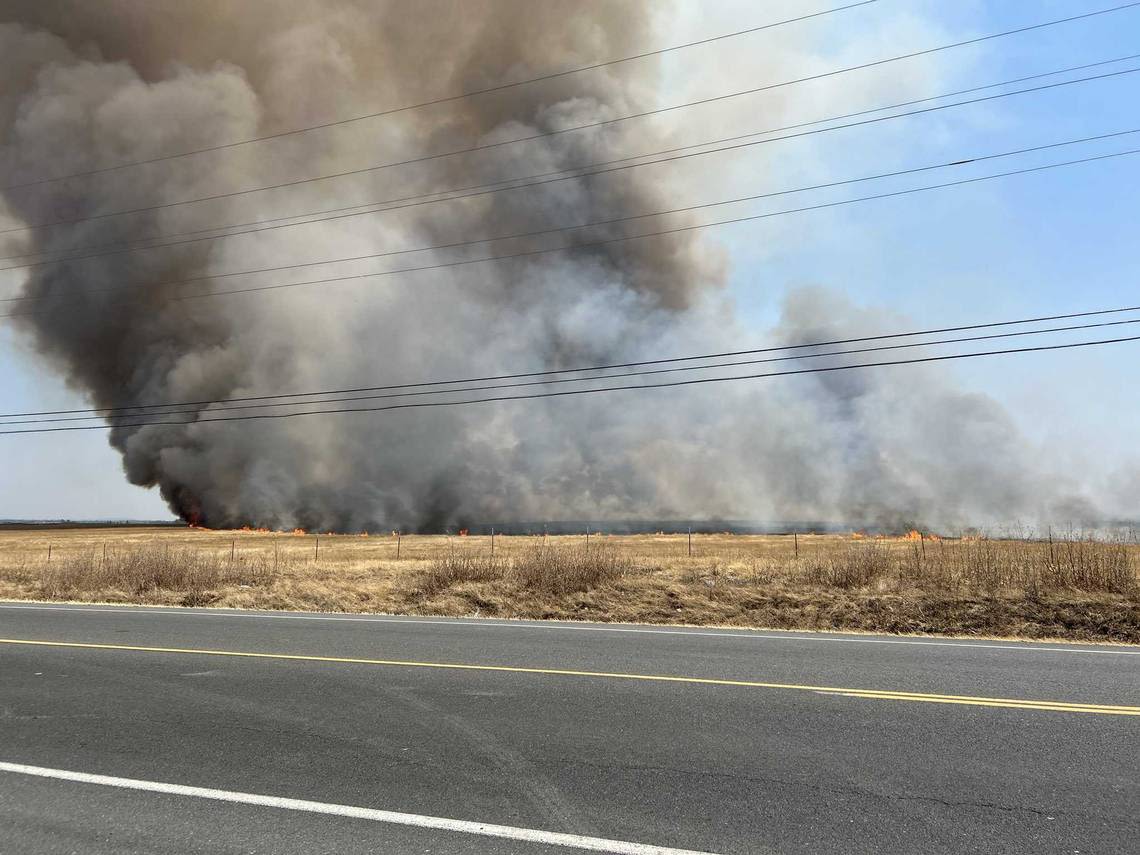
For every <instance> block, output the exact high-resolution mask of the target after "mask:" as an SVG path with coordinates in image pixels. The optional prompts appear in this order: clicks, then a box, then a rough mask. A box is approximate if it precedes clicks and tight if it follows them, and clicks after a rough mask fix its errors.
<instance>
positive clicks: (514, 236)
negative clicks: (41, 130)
mask: <svg viewBox="0 0 1140 855" xmlns="http://www.w3.org/2000/svg"><path fill="white" fill-rule="evenodd" d="M1137 70H1138V71H1140V69H1137ZM1136 133H1140V128H1131V129H1128V130H1123V131H1112V132H1110V133H1105V134H1097V135H1094V136H1089V137H1081V138H1079V139H1074V140H1062V141H1061V142H1055V143H1046V144H1043V145H1036V146H1028V147H1026V148H1020V149H1014V150H1012V151H1005V152H998V153H996V154H986V155H975V156H974V157H968V158H958V159H955V160H951V161H943V162H941V163H935V164H931V165H928V166H917V167H913V168H910V169H900V170H895V171H893V172H881V173H878V174H875V175H865V176H861V177H858V178H847V179H843V180H840V181H829V182H825V183H822V184H811V185H807V186H804V187H793V188H790V189H788V190H776V191H772V192H769V193H756V194H753V195H750V196H737V197H734V198H731V199H722V200H720V201H716V202H701V203H697V204H693V205H686V206H683V207H680V208H669V209H666V210H661V211H650V212H647V213H643V214H631V215H629V216H625V217H611V218H609V219H604V220H591V221H590V222H585V223H575V224H573V225H569V226H555V227H551V228H548V229H535V230H532V231H527V232H513V233H511V234H503V235H494V236H491V237H485V238H474V239H472V240H462V241H452V242H450V243H437V244H428V245H427V246H416V247H408V248H405V249H391V250H385V251H384V252H373V253H368V254H366V255H355V256H346V257H343V258H326V259H319V260H317V261H305V262H299V263H297V264H283V265H279V266H277V267H260V268H256V269H253V270H234V271H230V272H224V273H214V274H211V275H209V276H201V277H195V278H190V279H180V280H177V281H173V282H160V283H157V284H154V283H147V282H136V283H128V284H125V285H116V286H114V287H110V288H70V289H68V290H70V291H79V292H81V293H89V294H90V293H108V292H114V291H121V290H134V289H138V288H164V287H171V286H175V285H187V284H190V283H193V282H201V281H207V280H215V279H228V278H231V277H234V276H251V275H254V274H257V273H279V272H281V271H283V270H300V269H303V268H307V267H324V266H325V265H328V264H346V263H348V262H352V261H370V260H372V259H377V258H389V257H392V256H396V255H409V254H412V253H418V252H431V251H436V250H441V249H458V248H460V247H467V246H476V245H478V244H484V243H496V242H499V241H506V240H518V239H522V238H528V237H538V236H540V235H549V234H559V233H561V232H570V231H578V230H582V229H589V228H596V227H598V226H607V225H615V224H617V223H626V222H632V221H634V220H644V219H648V218H650V217H664V216H668V215H671V214H681V213H687V212H690V211H696V210H701V209H703V208H715V207H720V206H723V205H733V204H739V203H742V202H754V201H759V200H760V199H771V198H775V197H777V196H788V195H791V194H794V193H807V192H811V191H813V190H826V189H830V188H834V187H842V186H846V185H850V184H860V183H863V182H866V181H877V180H881V179H884V178H898V177H901V176H904V175H914V174H917V173H921V172H930V171H931V170H935V169H946V168H949V167H952V166H963V165H966V164H969V163H981V162H983V161H987V160H996V159H999V158H1005V157H1014V156H1016V155H1021V154H1029V153H1031V152H1036V151H1046V150H1050V149H1054V148H1061V147H1064V146H1071V145H1080V144H1083V143H1087V142H1096V141H1100V140H1106V139H1114V138H1116V137H1121V136H1127V135H1130V134H1136ZM52 263H54V262H52ZM7 269H14V268H7ZM55 296H58V295H57V294H45V295H39V296H31V297H27V296H20V297H0V303H14V302H20V301H25V300H30V301H35V300H44V299H51V298H52V297H55Z"/></svg>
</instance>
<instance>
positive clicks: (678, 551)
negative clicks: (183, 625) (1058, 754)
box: [0, 527, 1140, 642]
mask: <svg viewBox="0 0 1140 855" xmlns="http://www.w3.org/2000/svg"><path fill="white" fill-rule="evenodd" d="M692 542H693V553H692V555H691V556H690V555H689V554H688V547H687V539H686V537H685V535H656V536H654V535H648V536H647V535H633V536H607V535H596V534H595V535H592V536H591V538H590V544H589V547H588V549H587V546H586V543H585V538H584V537H582V536H557V537H555V536H551V537H542V536H538V537H533V536H513V537H503V536H498V537H496V538H495V548H494V555H493V556H492V554H491V543H490V538H488V537H458V536H451V537H448V536H444V535H438V536H404V537H401V538H399V542H398V544H397V538H396V537H394V536H388V535H384V536H376V535H372V536H370V537H362V536H352V535H320V536H313V535H303V536H293V535H289V534H278V533H271V532H252V531H239V532H229V531H207V530H201V529H187V528H160V527H154V528H143V527H124V528H104V529H101V528H40V529H29V530H0V597H4V598H10V599H57V600H64V599H66V600H90V601H104V602H130V603H153V604H178V605H211V606H228V607H241V608H266V609H312V610H325V611H350V612H396V613H406V614H432V615H473V614H475V615H484V616H497V617H515V618H562V619H584V620H602V621H629V622H650V623H686V624H701V625H714V624H715V625H730V626H755V627H770V628H781V629H847V630H868V631H883V632H920V633H939V634H950V635H1004V636H1022V637H1033V638H1045V637H1051V638H1069V639H1084V640H1116V641H1131V642H1140V546H1138V545H1135V544H1130V543H1125V542H1123V541H1104V540H1093V539H1080V538H1075V537H1072V538H1065V539H1062V540H1058V541H1055V542H1052V543H1050V542H1040V541H1030V540H987V539H975V540H908V539H905V538H881V539H878V538H868V539H856V538H853V537H851V536H843V535H801V536H799V538H798V552H797V550H796V541H795V540H793V538H792V537H791V536H751V535H729V534H716V535H704V534H702V535H694V536H693V540H692ZM49 548H50V553H51V555H50V560H49V557H48V552H49ZM397 551H398V557H397Z"/></svg>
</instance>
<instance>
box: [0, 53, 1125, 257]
mask: <svg viewBox="0 0 1140 855" xmlns="http://www.w3.org/2000/svg"><path fill="white" fill-rule="evenodd" d="M1136 58H1140V54H1133V55H1132V56H1128V57H1120V58H1117V59H1112V60H1104V61H1102V62H1097V63H1091V65H1093V66H1098V65H1108V64H1110V63H1116V62H1122V61H1124V60H1126V59H1136ZM1087 67H1089V66H1088V65H1086V66H1075V67H1073V68H1068V69H1060V70H1058V71H1051V72H1046V73H1044V74H1036V75H1030V76H1029V77H1023V78H1016V79H1014V80H1006V81H1001V82H999V83H990V84H987V85H985V86H976V87H972V88H970V89H963V90H958V91H957V92H949V93H945V94H942V95H934V96H930V97H928V98H919V99H916V100H912V101H904V102H901V103H897V104H890V105H886V106H883V107H874V108H872V109H868V110H860V111H858V112H855V113H846V114H843V115H840V116H832V117H830V118H825V119H816V120H813V121H810V122H800V123H797V124H793V125H785V126H783V127H778V128H769V129H767V130H763V131H753V132H751V133H747V134H737V135H734V136H731V137H722V138H720V139H713V140H706V141H704V142H700V143H692V144H690V145H685V146H678V147H674V148H670V149H663V150H660V151H654V152H644V153H642V154H638V155H632V156H629V157H623V158H618V159H616V160H608V161H599V162H595V163H590V164H583V165H581V166H577V167H567V168H565V169H559V170H554V171H552V172H542V173H537V174H532V175H525V176H516V177H513V178H506V179H501V180H499V181H494V182H490V183H484V184H476V185H468V186H465V187H455V188H451V189H444V190H435V191H432V192H428V193H419V194H416V195H412V196H402V197H397V198H393V199H386V200H379V201H375V202H365V203H361V204H359V205H350V206H347V207H340V208H331V209H325V210H321V211H310V212H302V213H298V214H293V215H290V216H285V217H271V218H264V219H260V220H254V221H251V222H246V223H233V224H230V225H221V226H214V227H212V228H203V229H195V230H192V231H187V232H175V233H170V234H166V235H156V236H155V237H153V238H151V239H149V240H148V241H147V242H144V243H139V244H137V245H134V246H126V247H123V244H122V242H119V243H117V244H94V245H86V246H79V247H70V248H68V249H66V250H41V251H39V252H37V253H24V254H22V255H9V256H0V260H8V259H14V258H22V257H25V256H30V255H43V254H48V253H50V252H82V251H84V250H87V249H105V248H108V247H113V248H110V249H107V251H105V252H92V253H89V254H86V255H70V256H66V257H63V258H53V259H46V260H40V261H35V262H28V263H22V264H14V265H10V266H8V267H0V273H2V272H4V271H5V270H24V269H29V268H36V267H43V266H46V265H52V264H66V263H68V262H74V261H83V260H85V259H89V258H103V257H106V256H110V255H122V254H125V253H132V252H143V251H147V250H154V249H162V248H165V247H170V246H183V245H186V244H191V243H201V242H204V241H213V240H222V239H225V238H231V237H241V236H243V235H249V234H258V233H260V232H267V231H274V230H276V229H283V228H294V227H296V226H306V225H311V224H315V223H326V222H331V221H333V220H342V219H349V218H352V217H360V216H367V215H370V214H383V213H388V212H390V211H399V210H403V209H405V208H415V207H419V206H422V205H430V204H435V203H438V202H450V201H454V200H459V199H470V198H474V197H478V196H485V195H490V194H495V193H503V192H506V191H510V190H521V189H525V188H527V187H540V186H545V185H547V184H554V183H557V182H561V181H570V180H577V179H581V178H590V177H593V176H596V175H606V174H609V173H613V172H620V171H624V170H627V169H636V168H638V167H642V166H654V165H657V164H661V163H672V162H675V161H680V160H685V159H688V158H692V157H703V156H705V155H710V154H720V153H723V152H726V151H736V150H740V149H744V148H750V147H752V146H757V145H765V144H767V143H773V142H782V141H785V140H790V139H798V138H800V137H805V136H813V135H815V134H822V133H829V132H831V131H838V130H844V129H847V128H853V127H860V126H862V125H868V124H875V123H878V122H884V121H891V120H894V119H902V118H907V117H909V116H917V115H923V114H926V113H931V112H936V111H940V110H948V109H951V108H954V107H962V106H968V105H970V104H978V103H981V102H984V101H993V100H996V99H999V98H1009V97H1011V96H1014V95H1025V94H1029V93H1035V92H1042V91H1045V90H1049V89H1056V88H1059V87H1062V86H1071V85H1073V84H1077V83H1089V82H1094V81H1099V80H1106V79H1109V78H1114V77H1120V76H1123V75H1126V74H1135V73H1136V72H1137V71H1140V68H1129V69H1124V70H1121V71H1115V72H1111V73H1108V74H1099V75H1094V76H1091V77H1080V78H1076V79H1074V80H1065V81H1061V82H1058V83H1052V84H1047V85H1045V86H1034V87H1030V88H1027V89H1016V90H1014V91H1012V92H1002V93H1000V94H998V95H992V96H988V97H985V98H974V99H970V100H967V101H957V102H954V103H952V104H943V105H940V106H937V107H930V108H926V109H922V110H912V111H908V112H905V113H897V114H895V115H891V116H883V117H881V118H878V119H870V120H865V121H860V122H850V123H848V124H840V125H834V126H832V127H826V128H819V129H817V130H815V131H810V132H801V133H795V134H788V135H786V136H782V137H771V138H769V139H760V140H750V141H749V142H745V143H736V141H738V140H743V139H750V138H751V137H756V136H761V135H769V134H775V133H781V132H783V131H788V130H794V129H797V128H803V127H809V126H812V125H820V124H826V123H828V122H838V121H841V120H843V119H849V118H854V117H857V116H864V115H867V114H870V113H879V112H883V111H885V110H893V109H897V108H899V107H906V106H911V105H913V104H921V103H925V102H929V101H937V100H941V99H943V98H950V97H954V96H956V95H961V94H965V93H969V92H976V91H978V90H981V89H992V88H995V87H998V86H1005V85H1008V84H1011V83H1017V82H1021V81H1024V80H1031V79H1035V78H1040V77H1050V76H1055V75H1057V74H1063V73H1066V72H1068V71H1073V70H1076V69H1078V68H1087ZM720 143H736V144H734V145H726V146H724V147H721V148H711V149H706V148H705V147H706V146H712V145H718V144H720ZM692 149H705V150H703V151H691V150H692ZM676 152H689V153H687V154H679V155H676V156H670V157H661V158H660V159H658V160H644V161H642V162H639V163H630V162H629V161H634V160H642V159H643V158H648V157H657V156H658V155H674V153H676ZM603 167H604V168H603ZM584 170H594V171H584ZM566 173H570V174H566ZM551 176H557V177H551ZM532 179H546V180H532ZM515 182H528V183H515ZM417 200H422V201H417ZM402 203H407V204H402ZM360 208H368V209H369V210H363V211H362V210H359V209H360ZM345 211H349V212H351V213H341V212H345ZM322 214H332V215H333V216H320V215H322ZM301 217H313V218H314V219H309V220H303V221H301V222H286V221H288V220H297V219H299V218H301ZM267 223H280V225H262V224H267ZM245 226H260V227H258V228H248V229H244V230H243V231H228V232H227V233H225V234H207V233H209V232H217V231H223V230H228V229H243V228H244V227H245ZM203 234H207V236H205V237H190V236H192V235H203ZM167 238H188V239H186V240H169V241H167V242H165V243H156V242H154V241H161V240H164V239H167ZM118 247H122V248H118Z"/></svg>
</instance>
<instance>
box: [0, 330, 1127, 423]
mask: <svg viewBox="0 0 1140 855" xmlns="http://www.w3.org/2000/svg"><path fill="white" fill-rule="evenodd" d="M1134 324H1140V318H1129V319H1128V320H1124V321H1101V322H1100V323H1093V324H1073V325H1069V326H1061V327H1047V328H1044V329H1036V330H1017V331H1015V332H1004V333H989V334H988V335H974V336H960V337H957V338H944V339H934V340H933V341H917V342H913V341H912V342H906V343H904V344H886V345H878V346H876V347H859V348H851V349H848V350H833V351H826V352H824V353H807V354H793V355H789V356H769V357H764V358H760V359H742V360H734V361H732V362H716V363H709V364H705V365H683V366H673V367H671V368H652V369H643V370H640V371H625V372H622V373H620V374H604V375H601V376H595V377H562V378H557V379H550V380H523V381H517V382H512V383H496V384H492V385H485V386H460V387H458V388H454V389H434V390H428V391H422V390H421V391H418V392H387V393H383V394H374V395H354V396H351V397H339V398H326V399H316V400H312V399H309V400H304V401H279V402H276V403H264V404H237V405H232V406H216V407H211V408H210V409H208V410H205V411H203V410H202V409H201V408H193V409H184V410H169V409H168V410H163V411H162V412H157V413H149V414H144V413H130V414H123V415H119V416H106V415H103V416H64V417H52V418H41V419H24V420H13V421H0V425H34V424H53V423H58V422H82V421H95V420H104V419H107V420H113V419H128V420H129V419H138V418H141V417H143V416H144V415H150V416H153V417H163V416H175V415H198V414H200V413H202V412H205V413H206V414H212V413H218V412H230V411H233V410H264V409H273V408H279V407H297V406H316V405H318V404H344V403H352V402H356V401H375V400H381V399H384V400H387V399H392V398H422V397H429V396H434V395H452V394H459V393H470V392H487V391H491V390H496V389H518V388H524V387H531V386H557V385H561V384H565V383H591V382H598V381H603V380H605V381H609V380H619V379H623V378H627V377H647V376H654V375H659V374H677V373H680V372H690V371H712V370H715V369H718V368H739V367H741V366H744V365H763V364H768V363H773V362H791V361H796V360H802V359H822V358H825V357H829V356H830V357H834V356H854V355H858V354H865V353H881V352H884V351H890V350H912V349H914V348H919V347H935V346H941V345H947V344H964V343H966V342H975V341H992V340H995V339H1007V338H1020V337H1023V336H1035V335H1049V334H1054V333H1059V332H1073V331H1076V330H1090V329H1101V328H1104V327H1119V326H1131V325H1134ZM112 424H114V422H113V421H112Z"/></svg>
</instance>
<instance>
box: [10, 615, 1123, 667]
mask: <svg viewBox="0 0 1140 855" xmlns="http://www.w3.org/2000/svg"><path fill="white" fill-rule="evenodd" d="M5 609H24V610H28V611H56V612H97V613H106V614H120V615H135V614H144V615H176V616H180V617H217V618H255V619H259V620H302V621H304V620H310V621H330V622H333V623H396V624H399V623H409V624H426V625H429V626H476V627H484V628H497V629H540V630H547V631H558V630H565V631H568V632H622V633H634V634H638V635H678V636H694V637H698V638H737V639H743V640H746V641H817V642H827V641H831V642H838V643H841V644H905V645H915V646H920V647H957V648H973V649H978V650H1016V651H1019V652H1022V653H1085V654H1091V655H1105V654H1108V655H1117V656H1140V650H1124V649H1118V648H1115V647H1108V646H1106V647H1103V648H1100V649H1096V650H1090V649H1088V648H1082V647H1041V646H1037V645H1036V644H1033V643H1031V642H1026V643H1025V644H984V643H977V642H971V641H934V640H926V639H918V638H859V637H844V636H839V635H823V634H820V635H792V634H790V633H788V634H784V633H781V634H779V635H772V634H769V633H762V632H754V631H751V630H747V629H742V630H740V631H739V632H716V631H710V630H697V629H653V628H650V627H632V626H577V625H574V624H572V623H567V622H564V621H561V622H560V621H551V622H549V623H524V622H522V621H493V620H488V619H480V620H462V619H458V618H452V619H450V620H425V619H423V618H411V617H396V616H392V617H386V616H381V615H361V616H353V615H334V614H327V615H324V614H287V613H283V612H269V611H266V612H244V611H237V610H233V611H229V610H226V611H218V610H215V611H209V610H202V609H189V608H177V607H175V608H166V609H148V608H144V607H138V606H123V607H119V608H105V607H99V606H84V605H58V606H53V605H47V604H38V603H37V604H32V603H28V604H19V603H0V611H2V610H5Z"/></svg>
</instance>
